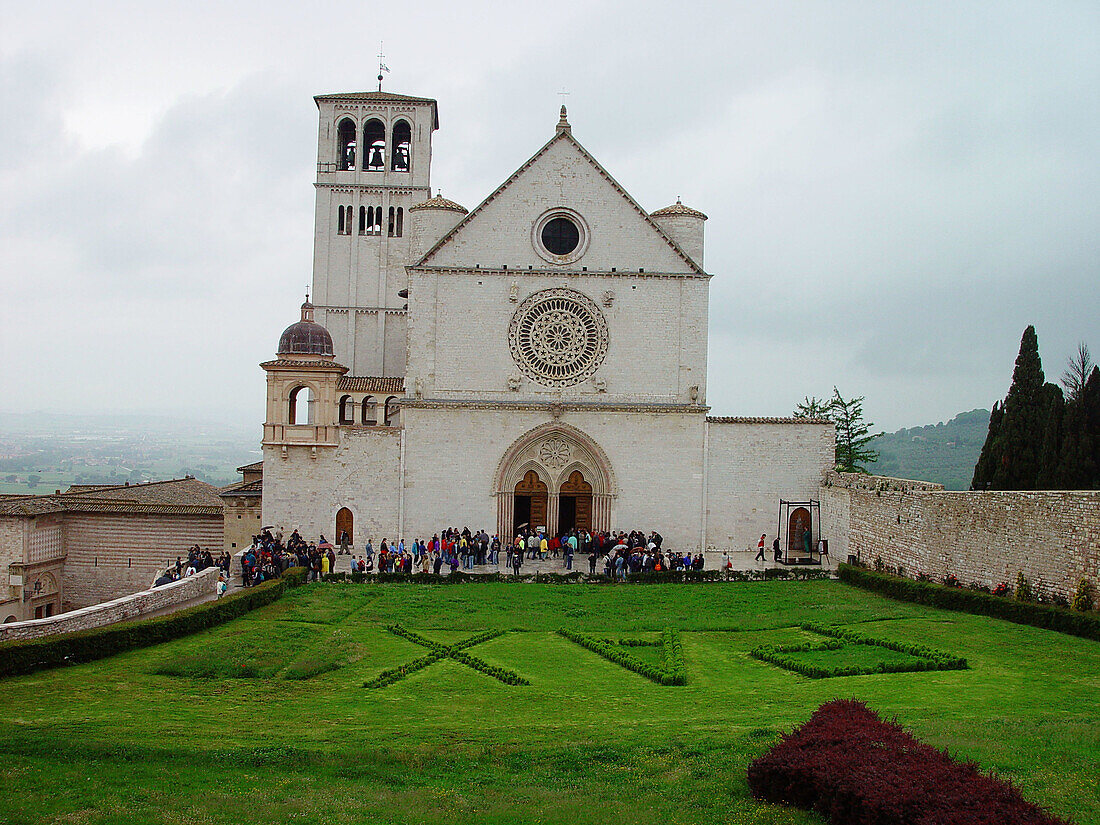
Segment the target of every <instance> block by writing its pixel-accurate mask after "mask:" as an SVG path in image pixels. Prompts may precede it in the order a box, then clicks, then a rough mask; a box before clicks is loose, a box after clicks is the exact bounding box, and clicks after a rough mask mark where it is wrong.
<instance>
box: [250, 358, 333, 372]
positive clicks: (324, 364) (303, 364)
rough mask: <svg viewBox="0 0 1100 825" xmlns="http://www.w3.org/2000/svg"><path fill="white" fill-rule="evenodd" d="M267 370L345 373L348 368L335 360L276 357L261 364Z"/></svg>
mask: <svg viewBox="0 0 1100 825" xmlns="http://www.w3.org/2000/svg"><path fill="white" fill-rule="evenodd" d="M260 366H261V367H263V368H264V369H265V370H269V371H270V370H278V371H282V370H286V371H294V372H305V371H308V372H336V373H339V374H340V375H343V374H344V373H346V372H347V371H348V368H347V367H345V366H344V365H343V364H337V363H336V362H335V361H291V360H289V359H286V358H276V359H275V360H274V361H264V362H263V363H261V364H260Z"/></svg>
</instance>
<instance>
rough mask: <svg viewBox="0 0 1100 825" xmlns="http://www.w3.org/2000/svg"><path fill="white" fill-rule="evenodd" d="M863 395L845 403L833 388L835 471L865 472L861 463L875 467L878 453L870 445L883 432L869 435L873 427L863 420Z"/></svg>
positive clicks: (831, 407)
mask: <svg viewBox="0 0 1100 825" xmlns="http://www.w3.org/2000/svg"><path fill="white" fill-rule="evenodd" d="M863 401H864V396H862V395H861V396H859V397H858V398H849V399H847V400H845V399H844V398H843V397H842V396H841V394H840V390H838V389H837V388H836V387H833V399H832V401H831V402H830V405H829V406H830V410H831V416H830V418H831V419H832V420H833V422H834V423H835V424H836V468H837V469H838V470H840V471H841V472H845V473H866V472H867V469H866V467H864V466H863V465H864V464H874V463H875V461H877V460H878V453H877V452H876V451H875V450H873V449H871V447H870V446H869V445H870V443H871V442H872V441H874V440H875V439H876V438H878V437H879V436H881V435H882V433H875V434H874V435H872V434H871V428H872V427H873V426H875V425H874V424H873V423H871V422H870V421H864V420H863Z"/></svg>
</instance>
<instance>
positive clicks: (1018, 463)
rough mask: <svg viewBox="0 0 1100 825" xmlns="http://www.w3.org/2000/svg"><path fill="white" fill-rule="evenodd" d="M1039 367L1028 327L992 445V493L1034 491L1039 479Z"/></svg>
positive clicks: (1041, 395) (1036, 341) (1041, 399)
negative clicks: (1002, 417) (997, 434)
mask: <svg viewBox="0 0 1100 825" xmlns="http://www.w3.org/2000/svg"><path fill="white" fill-rule="evenodd" d="M1043 384H1044V380H1043V365H1042V362H1041V361H1040V360H1039V339H1038V338H1037V337H1036V335H1035V327H1034V326H1031V325H1030V324H1029V325H1028V327H1027V329H1025V330H1024V334H1023V336H1022V337H1021V338H1020V354H1019V355H1017V356H1016V367H1015V369H1014V370H1013V371H1012V386H1010V387H1009V388H1008V396H1007V397H1006V398H1005V403H1004V419H1003V420H1002V421H1001V431H1000V436H999V438H998V439H997V442H995V443H994V445H993V456H994V459H995V465H994V468H993V483H992V488H993V489H994V490H1034V489H1035V482H1036V479H1037V477H1038V475H1039V450H1040V443H1041V441H1042V437H1043V429H1044V427H1043V414H1044V412H1045V411H1046V409H1045V403H1044V401H1045V397H1044V392H1043Z"/></svg>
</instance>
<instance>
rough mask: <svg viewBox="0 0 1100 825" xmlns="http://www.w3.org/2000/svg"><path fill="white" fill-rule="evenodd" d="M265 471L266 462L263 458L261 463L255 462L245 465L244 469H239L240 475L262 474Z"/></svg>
mask: <svg viewBox="0 0 1100 825" xmlns="http://www.w3.org/2000/svg"><path fill="white" fill-rule="evenodd" d="M263 469H264V460H263V459H262V458H261V459H260V460H259V461H253V462H252V463H251V464H245V465H244V466H243V467H238V468H237V472H238V473H247V472H250V471H255V472H262V471H263Z"/></svg>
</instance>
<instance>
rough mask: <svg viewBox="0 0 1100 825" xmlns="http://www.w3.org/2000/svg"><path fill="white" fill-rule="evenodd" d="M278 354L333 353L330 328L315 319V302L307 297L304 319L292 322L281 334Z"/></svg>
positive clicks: (303, 308)
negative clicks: (312, 302)
mask: <svg viewBox="0 0 1100 825" xmlns="http://www.w3.org/2000/svg"><path fill="white" fill-rule="evenodd" d="M278 354H279V355H280V356H283V355H328V356H331V355H332V354H333V353H332V336H331V335H329V334H328V330H327V329H325V328H324V327H323V326H321V325H320V324H318V323H316V322H315V321H314V320H313V304H311V303H310V302H309V298H306V302H305V303H304V304H302V320H301V321H299V322H298V323H296V324H291V325H290V326H289V327H287V328H286V329H284V330H283V334H282V335H280V336H279V349H278Z"/></svg>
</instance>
